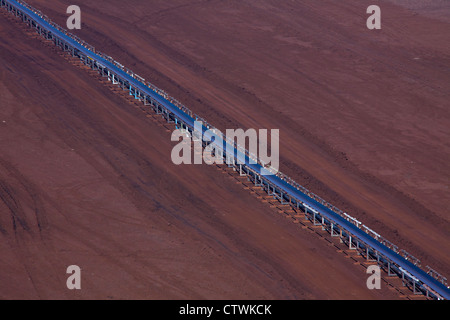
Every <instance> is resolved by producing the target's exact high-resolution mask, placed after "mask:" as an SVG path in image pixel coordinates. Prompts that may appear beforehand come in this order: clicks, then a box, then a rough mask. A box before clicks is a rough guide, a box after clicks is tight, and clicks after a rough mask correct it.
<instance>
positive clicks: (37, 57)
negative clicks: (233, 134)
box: [0, 1, 450, 298]
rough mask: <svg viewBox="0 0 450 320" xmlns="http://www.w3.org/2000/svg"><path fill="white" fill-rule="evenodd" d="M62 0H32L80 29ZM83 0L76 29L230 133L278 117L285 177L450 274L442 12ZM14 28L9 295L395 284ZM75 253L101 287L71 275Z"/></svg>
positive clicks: (295, 291)
mask: <svg viewBox="0 0 450 320" xmlns="http://www.w3.org/2000/svg"><path fill="white" fill-rule="evenodd" d="M48 3H50V2H49V1H39V2H37V1H30V4H32V5H35V6H36V7H37V8H39V9H42V10H43V11H44V12H45V13H47V14H48V16H50V17H51V18H52V19H54V20H55V21H56V22H57V23H59V24H61V25H65V19H66V15H65V14H64V12H65V8H66V7H67V4H68V3H66V2H58V4H52V5H51V6H49V5H48ZM87 3H88V2H86V4H84V3H83V1H80V2H79V5H80V6H81V8H82V13H83V23H84V25H83V29H82V30H81V31H80V32H78V33H77V34H78V35H80V37H82V38H83V39H85V40H87V41H88V42H90V43H91V44H93V45H95V46H96V47H97V48H99V49H100V50H102V51H103V52H105V53H108V54H110V55H111V56H113V57H115V58H116V59H117V60H118V61H121V62H122V63H123V64H125V65H126V66H128V67H130V68H131V69H133V70H134V71H136V72H137V73H138V74H140V75H142V76H144V77H145V78H146V79H147V80H149V81H151V82H153V83H155V84H156V85H158V86H160V87H162V88H164V89H165V90H166V91H168V92H169V93H171V94H172V95H173V96H176V97H177V98H179V100H180V101H182V102H184V103H185V104H186V105H188V106H189V107H191V108H192V109H193V110H194V111H195V112H197V113H199V114H201V115H203V116H204V117H205V118H206V119H208V120H209V121H210V122H212V123H213V124H215V125H217V126H218V127H219V128H221V129H223V128H235V127H243V128H247V127H256V128H280V131H281V137H282V139H283V143H282V145H281V156H282V165H281V170H282V171H283V172H286V173H288V174H290V175H291V176H293V177H294V178H295V179H296V180H297V181H298V182H300V183H302V184H303V185H305V186H307V187H308V188H310V189H311V190H312V191H314V192H316V193H318V194H320V195H321V196H323V197H324V198H326V199H327V200H329V201H331V202H332V203H334V204H336V205H337V206H338V207H341V208H342V209H344V210H347V211H348V212H349V213H351V214H352V215H354V216H356V217H358V218H359V219H361V220H362V221H363V222H364V223H366V224H367V225H368V226H370V227H372V228H373V229H374V230H376V231H378V232H379V233H381V234H383V235H385V236H386V237H387V238H388V239H391V240H392V241H393V242H395V243H397V244H399V245H400V246H401V247H403V248H406V249H407V250H408V251H410V252H411V253H413V254H414V255H416V256H418V257H419V258H421V260H422V261H423V264H424V265H425V264H430V265H432V266H434V267H435V268H436V269H438V270H440V271H442V272H444V273H447V274H449V273H450V272H449V271H450V270H449V265H450V263H449V259H450V258H449V257H448V255H447V254H446V252H449V241H448V234H449V224H448V207H449V196H448V179H449V172H450V168H449V164H448V161H447V160H446V159H448V158H449V153H450V149H449V145H448V139H449V135H448V127H449V125H450V121H449V116H448V110H447V108H448V92H449V91H448V83H450V81H449V80H450V79H449V78H450V74H449V72H448V65H449V60H450V58H449V56H448V52H449V43H450V42H449V41H448V40H449V36H448V35H446V34H445V32H444V30H447V29H448V23H447V22H445V20H442V19H440V20H438V19H434V17H433V18H429V17H428V16H425V15H422V14H421V12H420V11H419V13H418V14H415V13H413V12H410V11H407V10H406V9H404V8H400V7H395V6H392V5H391V4H389V3H383V7H382V8H383V30H382V32H378V33H374V32H369V31H368V30H367V29H365V8H366V7H367V3H366V2H365V1H360V2H358V5H357V6H356V5H354V4H352V5H350V2H348V1H344V2H341V3H340V4H339V5H336V4H332V2H331V1H323V2H320V4H318V3H317V2H305V3H308V4H307V5H305V4H302V5H299V4H297V5H290V4H288V3H287V2H286V3H283V4H282V5H280V4H279V3H278V2H277V5H276V6H275V2H273V3H272V2H270V1H261V2H258V5H256V4H254V3H253V2H249V3H247V2H241V1H239V2H238V1H236V2H234V1H231V2H227V3H226V4H224V3H217V2H198V3H195V4H191V5H185V3H184V2H183V1H178V2H177V5H176V4H175V2H173V1H172V2H170V5H169V4H167V3H166V2H163V1H161V2H157V3H155V4H154V5H152V7H151V8H148V7H146V8H145V10H143V8H142V7H139V6H137V7H135V8H134V9H128V7H127V8H124V7H120V6H119V3H122V2H116V1H112V2H111V1H110V2H109V3H111V4H110V5H108V6H105V5H104V2H102V1H98V2H96V3H95V7H94V6H93V5H92V4H87ZM333 3H334V2H333ZM127 4H128V5H129V6H130V8H133V5H132V4H133V1H130V2H127ZM100 13H101V14H100ZM130 16H132V17H133V18H132V19H131V18H130ZM218 22H220V23H218ZM412 22H414V23H412ZM0 23H1V25H0V26H1V38H2V40H3V42H2V44H1V46H2V47H1V52H2V55H1V57H0V59H1V60H2V61H1V65H2V69H1V83H2V85H1V87H0V89H1V110H0V112H1V113H0V116H1V117H2V119H0V121H5V122H0V130H1V131H0V132H1V135H0V137H1V139H0V149H1V150H2V155H1V157H0V160H1V161H0V167H1V170H0V175H1V176H0V182H1V185H0V194H1V199H2V200H3V202H0V210H1V212H2V215H1V216H0V232H1V237H3V238H4V239H5V241H1V242H0V243H1V245H2V246H3V248H2V249H1V252H2V255H3V254H4V255H5V256H7V257H10V259H7V260H4V261H2V262H0V263H1V264H0V270H2V271H3V270H5V271H4V272H2V274H1V275H0V279H1V281H0V282H1V283H2V290H0V297H2V298H11V297H26V298H30V297H41V298H51V297H65V298H72V297H79V298H98V297H100V298H105V297H113V298H395V297H396V295H394V294H393V292H392V291H390V290H387V289H386V290H383V291H381V292H378V291H368V290H367V289H366V288H365V278H366V277H365V274H364V270H363V269H362V268H361V267H360V266H355V265H353V264H352V263H349V261H348V260H347V259H345V258H343V257H342V256H341V255H339V254H337V253H336V252H335V249H333V247H329V246H327V245H326V244H325V243H324V242H323V241H322V242H321V241H319V240H318V239H317V236H316V235H315V234H309V233H308V232H302V230H299V228H298V227H297V226H296V225H294V224H292V223H290V222H289V221H287V220H286V219H284V218H281V217H280V216H277V215H275V214H274V212H273V210H272V209H271V208H270V207H269V206H268V205H267V204H264V203H261V202H260V201H259V200H257V199H256V198H254V197H253V196H251V195H249V194H248V192H246V191H245V190H243V188H242V187H241V186H240V185H237V184H236V183H235V182H234V181H233V180H231V179H230V178H228V177H227V176H226V175H223V174H222V173H220V171H218V170H217V169H215V168H212V167H207V166H192V167H186V166H183V167H176V166H173V165H172V164H171V163H170V162H169V161H168V156H169V155H170V149H171V147H172V144H171V143H170V140H169V133H168V132H165V131H164V128H163V127H159V126H158V125H157V124H155V123H154V122H152V121H151V120H149V119H147V118H146V117H145V116H143V114H142V112H141V111H139V110H137V109H136V108H134V107H133V106H132V105H131V104H127V103H126V102H125V100H123V99H122V100H121V99H120V98H119V99H118V98H117V96H115V95H113V94H112V93H111V92H110V91H109V90H108V89H107V88H106V87H105V86H103V85H101V84H100V83H99V82H98V81H97V80H95V79H94V78H92V77H90V76H89V75H88V74H87V73H86V72H83V71H81V70H79V69H77V68H76V67H73V66H71V65H68V64H67V62H66V61H65V60H64V59H62V58H59V56H58V55H56V53H53V52H52V51H51V50H50V49H49V48H46V47H44V46H43V45H40V42H38V41H36V40H28V38H26V39H27V41H26V42H24V43H23V42H19V43H17V42H13V39H25V37H26V36H25V35H24V34H23V33H22V32H21V31H18V30H16V29H14V25H12V24H11V23H9V22H5V21H4V19H3V17H2V18H1V19H0ZM363 27H364V28H363ZM430 34H431V35H432V36H431V35H430ZM268 39H270V41H268ZM446 66H447V67H446ZM3 119H4V120H3ZM165 141H166V142H165ZM425 204H429V206H428V209H425V208H424V205H425ZM3 213H5V214H3ZM330 261H332V263H330ZM69 264H79V265H81V266H83V275H85V276H84V277H83V281H84V282H83V284H84V287H86V288H90V289H89V290H87V289H86V290H82V291H81V293H72V292H68V290H67V289H64V285H65V277H66V275H65V274H64V271H65V268H66V267H67V265H69ZM318 270H320V274H318V273H319V271H318ZM24 279H27V280H26V281H24ZM111 279H114V280H113V281H111ZM3 284H5V285H3ZM6 288H8V289H7V290H5V289H6Z"/></svg>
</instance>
